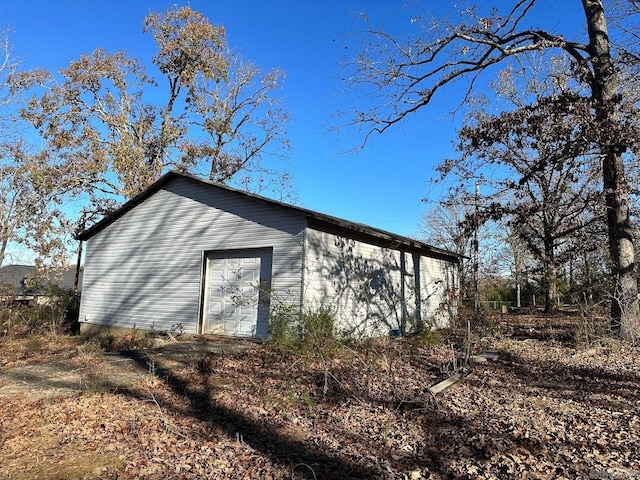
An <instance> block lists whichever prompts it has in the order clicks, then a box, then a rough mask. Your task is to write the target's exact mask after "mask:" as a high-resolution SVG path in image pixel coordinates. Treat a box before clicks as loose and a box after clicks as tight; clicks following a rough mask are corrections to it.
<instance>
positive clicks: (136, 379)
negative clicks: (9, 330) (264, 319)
mask: <svg viewBox="0 0 640 480" xmlns="http://www.w3.org/2000/svg"><path fill="white" fill-rule="evenodd" d="M254 347H255V344H254V343H251V342H242V341H226V340H219V341H204V342H203V341H195V342H177V343H169V344H166V345H164V346H162V347H159V348H152V349H144V350H134V351H124V352H115V353H101V352H94V353H92V354H89V355H87V354H83V352H82V351H81V350H80V349H79V348H69V349H66V350H62V351H59V352H57V353H56V354H55V355H53V356H50V357H49V359H47V360H44V361H33V362H28V363H18V364H17V365H10V366H8V367H5V368H4V369H0V397H10V396H15V395H22V396H27V397H28V398H30V399H34V400H37V399H45V398H56V397H60V396H69V395H74V394H76V393H78V392H81V391H117V390H119V389H120V390H121V389H130V388H133V387H134V386H135V385H137V384H139V383H140V381H141V380H143V379H144V378H145V377H149V376H151V375H158V374H161V372H162V371H166V370H170V369H173V368H180V367H181V366H184V365H187V364H189V363H190V362H197V361H198V360H199V359H201V358H203V357H205V356H207V355H224V354H225V353H233V352H237V351H243V350H248V349H251V348H254Z"/></svg>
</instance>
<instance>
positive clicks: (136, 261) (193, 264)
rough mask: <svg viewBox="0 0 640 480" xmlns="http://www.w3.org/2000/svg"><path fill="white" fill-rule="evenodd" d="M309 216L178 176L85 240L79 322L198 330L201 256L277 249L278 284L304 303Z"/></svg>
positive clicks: (274, 276) (274, 281)
mask: <svg viewBox="0 0 640 480" xmlns="http://www.w3.org/2000/svg"><path fill="white" fill-rule="evenodd" d="M304 226H305V219H304V217H303V216H302V215H297V214H292V213H290V212H287V211H286V210H284V209H281V208H277V207H275V206H273V205H268V204H265V203H264V202H261V201H259V200H255V199H251V198H247V197H244V196H242V195H237V194H234V193H233V192H227V191H224V190H217V189H215V188H211V187H210V186H207V185H200V184H198V183H196V182H193V181H188V180H186V179H174V180H173V181H171V182H169V183H168V184H166V185H165V186H164V187H163V188H162V189H160V190H159V191H158V192H156V193H154V194H153V195H151V196H150V197H149V198H147V199H146V200H145V201H144V202H143V203H141V204H139V205H137V206H136V207H134V208H133V209H132V210H130V211H128V212H127V213H126V214H125V215H124V216H122V217H121V218H119V219H118V220H116V221H115V222H114V223H112V224H111V225H109V226H107V227H106V228H105V229H103V230H102V231H100V232H99V233H97V234H96V235H95V236H94V237H92V238H91V239H90V240H89V241H88V242H87V254H86V262H85V269H84V281H83V291H82V300H81V305H80V321H81V322H86V323H92V324H102V325H110V326H117V327H127V328H132V327H134V326H135V327H137V328H142V329H150V328H155V329H159V330H162V329H170V328H171V327H172V326H173V325H176V324H181V325H182V326H183V328H184V329H185V331H186V332H188V333H197V331H198V322H199V308H200V302H201V293H202V287H201V279H202V269H203V254H204V252H206V251H223V250H230V249H252V248H273V267H272V286H273V288H274V289H275V290H276V291H278V292H280V293H281V294H282V295H285V294H286V295H289V296H290V297H291V298H292V301H294V302H299V301H300V295H301V291H300V289H301V277H302V266H301V265H302V262H301V256H302V239H303V232H304Z"/></svg>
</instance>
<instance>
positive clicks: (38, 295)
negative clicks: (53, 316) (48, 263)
mask: <svg viewBox="0 0 640 480" xmlns="http://www.w3.org/2000/svg"><path fill="white" fill-rule="evenodd" d="M82 273H83V269H80V274H79V279H78V291H80V288H81V285H82ZM36 274H37V270H36V267H35V266H33V265H5V266H4V267H2V268H0V302H2V303H7V302H11V303H20V304H25V305H31V306H35V305H39V304H41V303H43V302H46V301H47V299H48V298H49V294H50V293H51V288H52V287H53V288H59V289H63V290H71V289H73V288H74V286H75V277H76V269H75V268H73V269H68V270H64V271H62V272H59V273H50V274H49V275H47V276H46V278H37V275H36Z"/></svg>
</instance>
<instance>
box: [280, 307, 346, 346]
mask: <svg viewBox="0 0 640 480" xmlns="http://www.w3.org/2000/svg"><path fill="white" fill-rule="evenodd" d="M269 343H270V344H271V345H272V346H274V347H275V348H277V349H278V350H281V351H296V352H298V353H311V352H314V351H315V352H320V353H330V351H331V350H332V347H333V346H334V345H335V343H336V337H335V316H334V314H333V311H332V310H331V309H330V308H329V307H326V306H324V305H321V306H319V307H316V308H308V309H307V310H305V311H304V312H300V310H299V308H298V307H296V306H294V305H279V306H278V307H277V308H275V309H272V311H271V317H270V321H269Z"/></svg>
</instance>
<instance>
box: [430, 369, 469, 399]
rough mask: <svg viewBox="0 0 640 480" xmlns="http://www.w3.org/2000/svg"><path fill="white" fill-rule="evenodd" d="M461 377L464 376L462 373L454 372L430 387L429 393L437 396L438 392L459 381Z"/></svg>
mask: <svg viewBox="0 0 640 480" xmlns="http://www.w3.org/2000/svg"><path fill="white" fill-rule="evenodd" d="M461 378H462V375H460V374H459V373H454V374H453V375H451V376H450V377H449V378H447V379H445V380H443V381H441V382H439V383H436V384H435V385H433V386H431V387H429V393H430V394H431V395H433V396H434V397H435V396H436V395H437V394H439V393H441V392H443V391H445V390H446V389H447V388H449V387H450V386H451V385H453V384H455V383H456V382H458V381H459V380H460V379H461Z"/></svg>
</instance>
